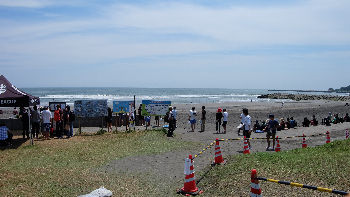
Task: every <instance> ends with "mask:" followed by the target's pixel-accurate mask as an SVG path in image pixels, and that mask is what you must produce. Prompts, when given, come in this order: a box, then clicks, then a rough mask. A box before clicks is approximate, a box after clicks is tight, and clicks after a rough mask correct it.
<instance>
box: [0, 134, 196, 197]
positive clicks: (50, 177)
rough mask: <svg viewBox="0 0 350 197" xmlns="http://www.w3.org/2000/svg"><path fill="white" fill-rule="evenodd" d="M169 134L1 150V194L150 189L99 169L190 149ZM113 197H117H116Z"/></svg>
mask: <svg viewBox="0 0 350 197" xmlns="http://www.w3.org/2000/svg"><path fill="white" fill-rule="evenodd" d="M193 145H194V144H193V143H190V142H183V141H180V140H177V139H174V138H170V139H169V138H167V137H165V136H164V133H163V132H162V131H161V130H158V131H147V132H132V133H118V134H110V133H108V134H103V135H102V134H101V135H92V136H84V135H83V136H77V137H74V138H71V139H69V140H66V139H63V140H49V141H36V142H35V145H34V146H30V145H28V144H24V145H22V146H21V147H19V148H17V149H9V150H3V151H1V153H0V154H1V155H0V157H1V160H0V175H1V176H0V194H1V196H77V195H81V194H84V193H89V192H91V191H92V190H94V189H96V188H99V187H100V186H103V185H104V186H105V187H106V188H108V189H110V190H112V191H113V192H114V193H115V194H118V193H119V195H120V194H127V195H129V196H133V195H137V194H140V192H142V191H143V190H149V191H152V190H151V189H152V188H153V187H154V185H151V184H149V183H147V182H145V180H143V179H142V178H140V177H141V176H140V177H137V176H136V177H135V176H134V175H123V176H119V175H110V174H107V173H103V172H99V171H98V170H96V169H98V168H99V167H101V166H103V165H105V164H106V163H108V162H109V161H111V160H114V159H120V158H124V157H127V156H138V155H151V154H158V153H163V152H169V151H174V150H180V149H187V148H190V147H193ZM119 195H116V196H119Z"/></svg>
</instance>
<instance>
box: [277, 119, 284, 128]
mask: <svg viewBox="0 0 350 197" xmlns="http://www.w3.org/2000/svg"><path fill="white" fill-rule="evenodd" d="M285 129H286V123H285V122H284V118H281V119H280V124H279V126H278V128H277V131H282V130H285Z"/></svg>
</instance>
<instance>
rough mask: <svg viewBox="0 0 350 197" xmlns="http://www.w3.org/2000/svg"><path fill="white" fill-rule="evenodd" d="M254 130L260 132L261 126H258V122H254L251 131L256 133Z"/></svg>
mask: <svg viewBox="0 0 350 197" xmlns="http://www.w3.org/2000/svg"><path fill="white" fill-rule="evenodd" d="M256 130H261V126H260V124H259V120H256V121H255V124H254V126H253V131H256Z"/></svg>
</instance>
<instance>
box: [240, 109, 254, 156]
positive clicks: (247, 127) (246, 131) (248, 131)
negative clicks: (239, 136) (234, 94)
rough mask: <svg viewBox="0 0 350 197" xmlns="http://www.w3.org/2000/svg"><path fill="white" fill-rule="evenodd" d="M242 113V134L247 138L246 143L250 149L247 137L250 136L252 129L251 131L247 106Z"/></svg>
mask: <svg viewBox="0 0 350 197" xmlns="http://www.w3.org/2000/svg"><path fill="white" fill-rule="evenodd" d="M243 114H244V119H243V121H242V123H243V135H244V137H246V139H247V142H248V145H249V149H251V145H250V141H249V138H250V134H251V133H252V131H251V124H252V121H251V117H250V116H249V114H248V109H247V108H244V109H243Z"/></svg>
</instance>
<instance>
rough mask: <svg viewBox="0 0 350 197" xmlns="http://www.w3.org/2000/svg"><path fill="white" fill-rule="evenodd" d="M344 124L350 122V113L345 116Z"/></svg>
mask: <svg viewBox="0 0 350 197" xmlns="http://www.w3.org/2000/svg"><path fill="white" fill-rule="evenodd" d="M344 122H350V117H349V113H346V114H345V116H344Z"/></svg>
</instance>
